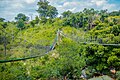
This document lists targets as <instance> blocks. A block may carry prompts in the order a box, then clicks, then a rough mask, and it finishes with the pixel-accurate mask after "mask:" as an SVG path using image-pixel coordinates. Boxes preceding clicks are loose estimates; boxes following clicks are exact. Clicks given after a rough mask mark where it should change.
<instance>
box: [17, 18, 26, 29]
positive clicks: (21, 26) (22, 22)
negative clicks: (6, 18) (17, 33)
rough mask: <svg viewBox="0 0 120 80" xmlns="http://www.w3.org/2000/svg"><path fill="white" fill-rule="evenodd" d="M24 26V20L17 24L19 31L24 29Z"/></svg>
mask: <svg viewBox="0 0 120 80" xmlns="http://www.w3.org/2000/svg"><path fill="white" fill-rule="evenodd" d="M24 26H25V23H24V21H23V20H19V21H18V22H17V27H18V28H19V29H23V28H24Z"/></svg>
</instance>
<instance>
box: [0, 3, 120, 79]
mask: <svg viewBox="0 0 120 80" xmlns="http://www.w3.org/2000/svg"><path fill="white" fill-rule="evenodd" d="M37 5H38V6H39V8H38V10H37V12H38V13H39V14H40V16H39V17H38V16H36V18H35V19H34V20H32V21H29V17H27V16H26V15H24V14H23V13H20V14H18V15H17V16H16V17H15V20H16V22H5V21H4V20H5V19H4V18H0V60H10V59H16V58H25V57H30V56H35V55H40V54H45V52H46V51H47V47H48V48H49V46H51V45H52V43H53V42H54V39H55V37H56V35H57V30H58V29H60V30H61V31H62V32H63V33H64V34H65V35H67V36H69V37H66V36H61V40H60V41H59V40H58V42H57V44H56V46H55V48H54V50H52V51H50V52H49V53H48V54H46V55H44V56H42V57H38V58H33V59H29V60H23V61H17V62H16V61H15V62H9V63H0V80H36V79H40V80H41V79H42V80H44V79H81V74H82V70H83V69H85V73H86V75H87V78H92V77H94V76H95V75H96V74H99V75H103V74H104V75H109V76H111V77H113V78H116V79H118V80H119V79H120V77H119V76H120V46H119V45H118V46H114V45H109V46H105V45H99V44H120V10H119V11H113V12H108V11H107V10H101V11H97V10H94V9H93V8H92V9H86V8H85V9H84V10H83V11H81V12H77V13H72V12H71V11H66V12H63V13H62V16H61V17H56V16H57V14H58V12H57V9H56V8H55V7H53V6H51V5H49V2H38V4H37ZM81 42H89V43H91V44H86V43H85V44H83V43H81ZM92 43H99V44H92ZM41 46H45V47H43V48H41ZM111 69H115V70H116V73H115V74H113V73H111V72H110V70H111Z"/></svg>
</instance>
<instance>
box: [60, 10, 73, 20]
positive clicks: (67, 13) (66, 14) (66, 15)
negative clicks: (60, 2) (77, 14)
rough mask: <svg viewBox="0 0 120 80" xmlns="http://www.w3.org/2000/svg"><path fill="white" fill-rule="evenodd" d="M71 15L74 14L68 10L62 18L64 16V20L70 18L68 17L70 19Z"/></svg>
mask: <svg viewBox="0 0 120 80" xmlns="http://www.w3.org/2000/svg"><path fill="white" fill-rule="evenodd" d="M71 14H72V12H71V11H69V10H68V11H65V12H63V13H62V16H63V18H68V17H70V15H71Z"/></svg>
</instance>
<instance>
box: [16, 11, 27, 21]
mask: <svg viewBox="0 0 120 80" xmlns="http://www.w3.org/2000/svg"><path fill="white" fill-rule="evenodd" d="M15 20H16V21H20V20H23V21H28V20H29V17H27V16H26V15H25V14H23V13H19V14H18V15H17V17H15Z"/></svg>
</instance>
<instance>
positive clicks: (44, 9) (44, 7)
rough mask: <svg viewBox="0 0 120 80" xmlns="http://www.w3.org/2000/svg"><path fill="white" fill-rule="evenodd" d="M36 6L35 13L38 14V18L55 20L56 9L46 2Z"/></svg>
mask: <svg viewBox="0 0 120 80" xmlns="http://www.w3.org/2000/svg"><path fill="white" fill-rule="evenodd" d="M37 5H38V7H39V8H38V10H37V12H38V13H39V16H40V17H45V18H47V17H48V18H55V17H56V16H57V14H58V12H57V9H56V8H55V7H53V6H51V5H49V2H48V1H40V2H38V4H37Z"/></svg>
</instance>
